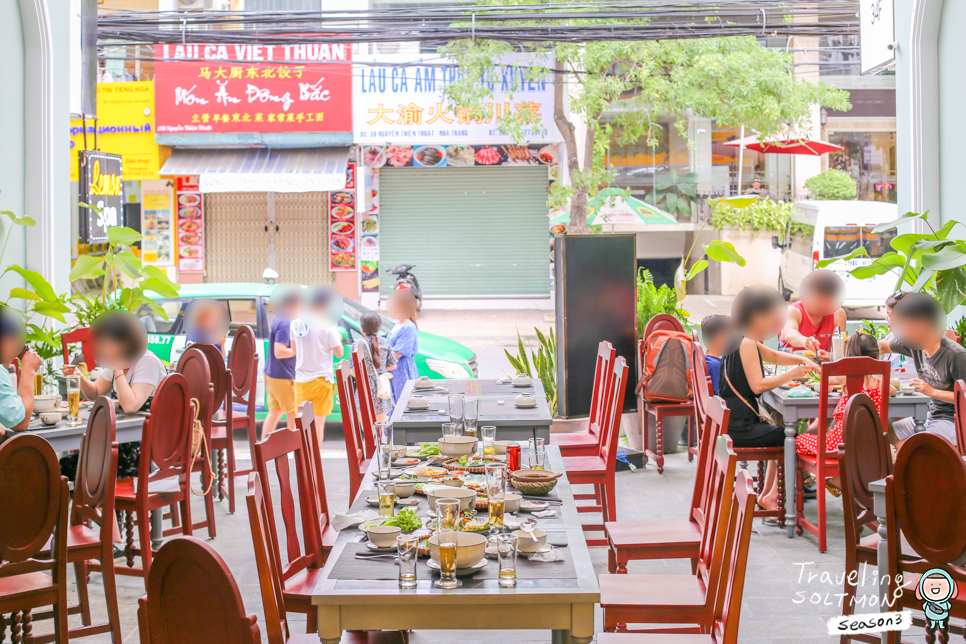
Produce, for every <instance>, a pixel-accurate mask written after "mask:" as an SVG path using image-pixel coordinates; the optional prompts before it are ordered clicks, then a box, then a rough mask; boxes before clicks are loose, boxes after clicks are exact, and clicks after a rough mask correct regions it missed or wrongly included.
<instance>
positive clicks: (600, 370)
mask: <svg viewBox="0 0 966 644" xmlns="http://www.w3.org/2000/svg"><path fill="white" fill-rule="evenodd" d="M615 353H616V352H615V350H614V345H612V344H611V343H610V342H607V341H606V340H604V341H603V342H601V343H600V344H599V345H598V346H597V363H596V366H595V367H594V388H593V391H592V392H591V394H590V415H589V417H588V421H589V423H588V430H587V431H586V432H563V433H558V434H551V435H550V444H551V445H556V446H558V447H559V448H560V454H561V456H594V455H596V454H597V452H598V450H599V449H600V433H599V432H598V431H597V429H598V428H599V427H600V426H601V410H602V409H603V407H604V401H605V400H606V398H607V393H608V391H607V390H608V388H609V386H610V380H611V376H613V373H614V370H613V369H612V368H611V365H613V364H614V355H615Z"/></svg>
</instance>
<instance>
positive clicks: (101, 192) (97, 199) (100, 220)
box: [77, 150, 124, 244]
mask: <svg viewBox="0 0 966 644" xmlns="http://www.w3.org/2000/svg"><path fill="white" fill-rule="evenodd" d="M77 155H78V163H80V172H78V174H77V176H78V177H79V179H80V200H81V201H82V202H83V203H86V204H89V205H91V206H97V208H98V210H94V209H92V208H81V209H80V213H79V214H80V243H82V244H103V243H106V242H107V229H108V228H114V227H115V226H123V225H124V183H123V181H122V180H121V155H120V154H107V153H106V152H97V151H94V150H81V151H79V152H78V153H77Z"/></svg>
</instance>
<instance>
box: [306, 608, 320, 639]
mask: <svg viewBox="0 0 966 644" xmlns="http://www.w3.org/2000/svg"><path fill="white" fill-rule="evenodd" d="M305 632H306V633H307V634H309V635H311V634H312V633H318V632H319V611H317V610H312V609H309V612H308V614H307V615H306V616H305Z"/></svg>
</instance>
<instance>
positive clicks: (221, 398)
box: [191, 344, 232, 416]
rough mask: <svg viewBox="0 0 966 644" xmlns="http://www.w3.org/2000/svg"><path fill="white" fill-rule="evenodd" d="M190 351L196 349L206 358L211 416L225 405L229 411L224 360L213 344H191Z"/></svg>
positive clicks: (229, 388) (229, 398)
mask: <svg viewBox="0 0 966 644" xmlns="http://www.w3.org/2000/svg"><path fill="white" fill-rule="evenodd" d="M191 348H192V349H198V350H199V351H201V352H202V353H204V354H205V357H206V358H208V374H209V375H210V376H211V386H212V392H213V393H212V399H213V400H214V404H213V405H212V407H213V409H212V410H211V414H212V416H214V414H215V412H216V411H218V410H219V409H221V407H222V405H225V406H226V407H227V408H228V409H231V384H230V383H231V378H232V375H231V373H229V371H228V368H227V367H226V366H225V358H224V356H222V355H221V352H220V351H219V350H218V349H217V348H216V347H215V345H213V344H192V345H191Z"/></svg>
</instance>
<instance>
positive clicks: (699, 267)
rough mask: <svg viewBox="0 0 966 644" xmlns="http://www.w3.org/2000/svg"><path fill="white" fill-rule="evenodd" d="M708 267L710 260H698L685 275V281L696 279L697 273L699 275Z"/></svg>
mask: <svg viewBox="0 0 966 644" xmlns="http://www.w3.org/2000/svg"><path fill="white" fill-rule="evenodd" d="M707 267H708V260H706V259H700V260H698V261H696V262H695V263H694V264H693V265H692V266H691V270H689V271H688V274H687V275H686V276H685V277H684V281H685V282H690V281H691V280H692V279H694V277H695V276H696V275H698V273H700V272H701V271H703V270H704V269H706V268H707Z"/></svg>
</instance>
